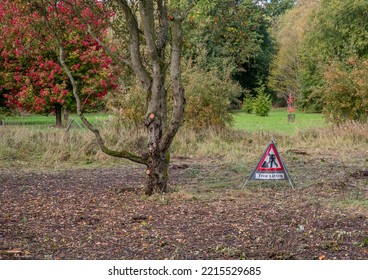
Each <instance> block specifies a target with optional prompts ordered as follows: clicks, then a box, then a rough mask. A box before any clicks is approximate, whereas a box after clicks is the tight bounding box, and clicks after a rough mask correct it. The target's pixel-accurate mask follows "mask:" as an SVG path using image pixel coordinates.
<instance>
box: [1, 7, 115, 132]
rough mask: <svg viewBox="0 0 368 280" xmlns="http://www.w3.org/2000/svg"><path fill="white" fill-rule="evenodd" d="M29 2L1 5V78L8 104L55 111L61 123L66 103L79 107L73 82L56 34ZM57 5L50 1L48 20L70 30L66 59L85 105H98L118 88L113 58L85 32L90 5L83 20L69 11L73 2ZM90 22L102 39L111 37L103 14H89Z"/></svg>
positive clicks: (68, 105)
mask: <svg viewBox="0 0 368 280" xmlns="http://www.w3.org/2000/svg"><path fill="white" fill-rule="evenodd" d="M27 3H28V2H27V1H9V0H6V1H3V2H2V3H1V6H0V10H1V11H2V12H1V22H2V30H1V31H2V38H3V40H2V42H1V45H0V49H1V55H2V56H1V58H0V59H1V60H2V61H1V62H2V65H3V67H2V69H1V70H0V77H1V79H2V80H4V82H3V83H2V84H1V88H2V90H3V91H5V92H6V94H4V95H5V97H6V98H7V103H8V104H9V105H14V106H17V107H18V108H20V109H24V110H27V111H31V112H37V113H44V114H48V113H50V112H51V111H54V112H55V116H56V125H57V126H61V120H62V118H61V112H62V108H63V107H64V108H65V109H67V110H73V108H75V105H74V104H75V102H73V98H72V94H71V91H72V85H71V83H70V81H69V80H68V76H67V75H66V73H65V72H64V70H63V68H62V65H61V64H60V62H59V59H58V49H57V46H56V44H55V37H54V36H53V35H52V34H50V33H49V31H48V30H47V29H45V28H44V27H43V26H44V18H43V17H42V14H40V12H39V11H37V10H36V9H34V7H32V6H30V5H28V4H27ZM30 3H32V2H30ZM35 3H36V2H35ZM55 3H56V2H55ZM75 3H76V5H79V6H80V5H81V4H82V2H81V1H75ZM55 7H56V4H54V5H52V3H51V2H50V5H48V6H47V9H48V11H47V22H48V23H51V22H55V21H57V22H58V24H60V25H61V26H63V28H64V29H65V30H64V33H65V34H66V36H65V40H64V48H65V50H67V53H68V55H67V56H66V57H65V61H66V62H67V63H68V64H69V65H71V66H72V69H71V71H72V73H73V75H74V77H75V79H76V82H78V84H79V87H80V89H81V91H80V97H81V98H82V103H83V107H84V108H86V107H91V106H92V107H93V106H94V105H96V103H98V102H99V100H100V99H101V98H102V97H103V96H104V95H106V94H107V91H108V90H112V89H114V88H115V87H116V77H115V75H114V68H113V67H112V66H111V63H112V59H111V58H110V57H109V56H108V55H107V54H106V53H105V52H104V50H103V49H102V47H101V46H100V45H99V44H98V43H97V42H96V41H95V40H94V39H93V38H92V37H91V36H84V34H85V32H83V25H84V24H85V23H84V22H85V21H84V20H83V17H84V18H86V17H87V16H90V14H89V12H88V9H87V7H84V8H81V13H82V15H83V17H82V18H81V19H77V18H71V17H69V16H65V15H67V14H69V13H70V7H68V6H66V5H63V2H61V1H59V3H58V5H57V9H56V8H55ZM59 10H60V13H58V12H59ZM89 24H90V25H91V27H92V28H94V30H96V31H97V30H98V32H96V34H98V37H99V38H100V40H103V38H104V37H106V32H107V29H106V27H103V26H102V22H101V18H100V17H97V16H95V18H90V19H89ZM81 31H82V32H81Z"/></svg>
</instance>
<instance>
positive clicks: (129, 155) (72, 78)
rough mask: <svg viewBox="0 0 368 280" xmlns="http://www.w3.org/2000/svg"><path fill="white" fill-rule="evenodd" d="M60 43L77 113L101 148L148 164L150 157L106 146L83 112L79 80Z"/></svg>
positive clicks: (60, 59) (60, 51) (61, 61)
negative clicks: (74, 75) (72, 70)
mask: <svg viewBox="0 0 368 280" xmlns="http://www.w3.org/2000/svg"><path fill="white" fill-rule="evenodd" d="M58 45H59V61H60V64H61V65H62V67H63V68H64V71H65V72H66V74H67V75H68V78H69V80H70V82H71V84H72V88H73V96H74V98H75V100H76V103H77V114H78V116H79V117H80V119H81V120H82V122H83V124H84V125H85V126H86V127H87V128H88V129H89V130H90V131H92V132H93V134H94V135H95V137H96V140H97V144H98V146H99V147H100V149H101V150H102V151H103V152H104V153H105V154H107V155H109V156H113V157H119V158H126V159H129V160H131V161H133V162H136V163H140V164H145V165H148V163H149V159H148V157H141V156H137V155H134V154H132V153H130V152H128V151H127V150H123V151H113V150H111V149H109V148H107V147H106V145H105V143H104V140H103V139H102V137H101V134H100V131H99V130H98V129H97V128H95V127H94V126H93V125H92V124H91V123H90V122H89V121H88V120H87V119H86V118H85V116H84V115H83V112H82V111H81V101H80V98H79V95H78V85H77V82H76V81H75V79H74V77H73V74H72V73H71V71H70V69H69V67H68V66H67V65H66V63H65V61H64V48H63V46H62V45H61V44H60V43H59V42H58Z"/></svg>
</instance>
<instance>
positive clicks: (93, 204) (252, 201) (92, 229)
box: [0, 153, 368, 259]
mask: <svg viewBox="0 0 368 280" xmlns="http://www.w3.org/2000/svg"><path fill="white" fill-rule="evenodd" d="M288 161H289V162H291V164H290V165H291V166H294V167H292V168H290V171H291V172H290V173H291V175H292V176H293V178H294V181H295V182H296V184H297V185H298V188H297V189H296V190H292V189H291V188H290V186H288V184H287V182H284V183H281V182H275V183H272V184H270V183H267V184H266V183H261V184H256V183H252V184H250V185H249V186H247V187H246V188H245V189H239V185H241V183H242V182H243V181H244V179H245V178H246V176H248V175H249V174H244V173H243V171H244V170H243V169H242V167H241V166H229V165H226V164H224V165H221V164H219V163H218V162H221V161H219V160H217V161H214V162H208V163H203V162H204V161H203V162H202V163H198V162H197V161H194V160H190V159H180V158H177V159H175V160H174V164H173V166H172V167H171V170H170V174H171V187H172V189H173V192H172V193H169V194H166V195H155V196H153V197H146V196H145V195H144V192H143V189H142V187H143V184H144V180H145V179H144V169H143V168H141V167H139V166H137V167H109V168H96V169H72V170H63V171H58V172H56V171H39V172H35V171H29V170H15V169H5V168H2V169H0V259H368V203H367V198H368V189H367V179H368V172H367V171H366V162H364V161H362V160H357V161H356V162H349V164H346V163H344V162H342V161H341V160H340V159H338V158H333V156H331V157H330V158H329V155H323V156H322V155H320V156H317V157H316V156H311V155H308V154H303V153H300V154H298V155H297V156H295V155H288ZM306 170H308V171H306Z"/></svg>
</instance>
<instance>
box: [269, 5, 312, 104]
mask: <svg viewBox="0 0 368 280" xmlns="http://www.w3.org/2000/svg"><path fill="white" fill-rule="evenodd" d="M318 2H319V1H318V0H304V1H299V2H298V3H297V4H296V5H295V6H294V7H293V8H292V9H290V10H288V11H287V12H286V13H285V14H283V15H281V16H280V17H279V19H278V21H275V22H274V26H273V34H274V36H275V38H276V39H277V53H276V55H275V57H274V59H273V62H272V65H271V71H270V77H269V84H268V85H269V87H270V88H271V89H272V90H273V91H275V92H276V93H277V95H278V97H279V98H282V99H284V100H287V98H288V97H289V95H290V94H292V95H293V96H295V97H296V99H298V97H299V95H300V91H301V86H302V85H301V77H300V71H301V70H302V69H303V64H302V58H301V55H302V53H301V51H302V48H303V44H304V40H305V36H306V34H307V32H308V30H309V18H310V16H311V14H312V13H313V12H314V11H315V9H316V8H318Z"/></svg>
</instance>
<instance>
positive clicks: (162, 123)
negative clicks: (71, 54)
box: [45, 0, 185, 195]
mask: <svg viewBox="0 0 368 280" xmlns="http://www.w3.org/2000/svg"><path fill="white" fill-rule="evenodd" d="M116 3H117V5H118V6H117V7H119V8H120V9H121V10H122V12H123V15H124V16H125V23H126V27H127V32H128V34H129V36H128V41H129V44H128V45H129V54H130V56H129V58H130V61H125V60H123V61H122V62H123V63H125V64H126V65H127V66H129V67H130V68H131V69H132V70H133V72H134V73H135V75H136V77H137V78H138V79H139V80H140V82H141V84H142V85H143V87H144V89H145V90H146V92H147V95H148V96H147V111H146V116H145V126H146V128H147V147H148V151H144V152H143V153H142V154H141V155H135V154H132V153H130V152H129V151H127V150H122V151H114V150H111V149H109V148H108V147H106V145H105V142H104V140H103V138H102V137H101V135H100V132H99V130H98V129H97V128H95V127H94V126H93V125H92V124H91V123H89V122H88V120H87V119H86V118H85V117H84V115H83V112H82V110H81V100H80V97H79V95H78V85H77V82H76V81H75V79H74V77H73V75H72V72H71V70H70V68H69V67H68V65H67V64H66V63H65V60H64V49H63V46H62V40H58V41H57V42H58V46H59V51H60V55H59V60H60V64H61V65H62V66H63V68H64V70H65V71H66V73H67V75H68V77H69V80H70V82H71V84H72V87H73V95H74V97H75V100H76V104H77V113H78V115H79V116H80V118H81V120H82V122H83V123H84V124H85V125H86V127H87V128H88V129H89V130H91V131H92V132H93V133H94V135H95V136H96V139H97V143H98V145H99V146H100V148H101V150H102V151H103V152H104V153H106V154H108V155H110V156H114V157H120V158H126V159H129V160H131V161H134V162H136V163H140V164H144V165H145V166H146V167H147V169H146V174H147V185H146V193H147V194H148V195H151V194H153V193H163V192H167V191H168V168H169V163H170V145H171V143H172V141H173V139H174V137H175V135H176V133H177V131H178V129H179V127H180V124H181V121H182V119H183V114H184V105H185V97H184V92H185V91H184V87H183V85H182V82H181V69H180V68H181V67H180V62H181V47H182V33H181V24H182V21H183V20H184V18H185V13H184V14H183V16H182V17H181V16H178V17H177V18H175V17H174V16H170V17H169V16H168V5H169V4H168V1H165V0H157V1H153V0H139V1H127V0H119V1H116ZM137 3H138V11H137V10H136V8H137V6H136V4H137ZM138 13H139V15H138ZM45 18H46V17H45ZM169 19H170V22H169ZM46 23H47V18H46ZM51 30H52V29H51ZM141 40H144V45H145V47H144V48H142V47H141V46H142V45H143V43H142V42H141ZM169 43H170V48H168V44H169ZM143 50H144V51H143ZM169 50H170V57H169V55H168V53H169ZM169 69H170V83H169V84H167V83H166V77H167V74H168V73H167V72H168V70H169ZM168 85H169V86H170V87H171V93H172V100H173V107H172V111H171V116H170V117H169V116H168V108H167V103H168V95H167V86H168Z"/></svg>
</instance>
